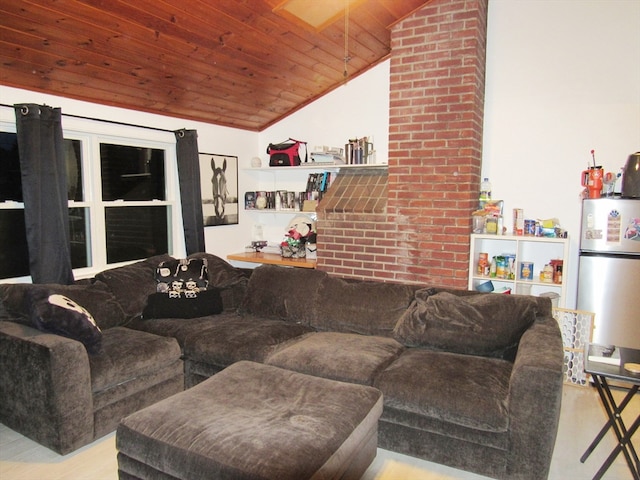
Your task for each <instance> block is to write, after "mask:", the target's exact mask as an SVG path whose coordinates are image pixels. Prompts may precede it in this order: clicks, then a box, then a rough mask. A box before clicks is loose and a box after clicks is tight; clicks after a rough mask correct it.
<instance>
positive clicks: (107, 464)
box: [0, 385, 640, 480]
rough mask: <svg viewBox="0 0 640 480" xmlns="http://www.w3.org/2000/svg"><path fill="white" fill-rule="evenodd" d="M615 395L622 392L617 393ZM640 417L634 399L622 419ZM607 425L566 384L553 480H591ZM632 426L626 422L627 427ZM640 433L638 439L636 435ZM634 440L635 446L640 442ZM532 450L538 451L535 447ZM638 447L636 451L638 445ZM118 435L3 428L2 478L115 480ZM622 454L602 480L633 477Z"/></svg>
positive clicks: (385, 479) (382, 464) (591, 403)
mask: <svg viewBox="0 0 640 480" xmlns="http://www.w3.org/2000/svg"><path fill="white" fill-rule="evenodd" d="M615 395H616V397H618V396H621V393H619V392H616V393H615ZM639 414H640V395H636V396H635V398H634V400H633V401H632V402H631V404H630V405H629V406H628V407H627V409H626V410H625V412H624V415H623V418H625V419H627V418H629V419H630V418H632V417H633V418H635V416H637V415H639ZM604 422H605V413H604V410H603V408H602V407H601V405H600V399H599V397H598V394H597V392H596V391H595V389H593V388H591V387H576V386H569V385H567V386H565V387H564V392H563V402H562V413H561V417H560V428H559V432H558V438H557V441H556V448H555V451H554V455H553V460H552V464H551V473H550V475H549V479H550V480H587V479H590V478H592V477H593V475H594V474H595V472H596V471H597V470H598V467H599V466H600V464H601V463H602V462H603V461H604V459H605V458H606V457H607V456H608V454H609V452H610V451H611V449H612V448H613V446H614V445H615V442H614V440H613V438H614V437H613V432H610V433H609V434H607V436H606V437H605V439H604V440H603V441H602V442H601V444H600V445H599V446H598V448H597V449H596V450H595V451H594V452H593V453H592V454H591V457H590V458H589V459H588V460H587V461H586V462H585V463H584V464H581V463H580V460H579V459H580V456H581V455H582V453H583V451H584V450H585V449H586V448H587V446H588V445H589V444H590V443H591V440H592V439H593V437H594V436H595V435H596V434H597V433H598V431H599V430H600V428H601V427H602V425H603V424H604ZM630 423H631V422H630V421H629V420H627V425H629V424H630ZM638 436H639V435H636V437H638ZM637 443H638V442H637V439H636V444H637ZM531 448H536V446H535V445H531ZM636 448H637V447H636ZM117 478H118V474H117V462H116V449H115V434H114V433H112V434H110V435H107V436H106V437H103V438H101V439H99V440H97V441H95V442H93V443H92V444H91V445H87V446H86V447H84V448H81V449H80V450H77V451H76V452H74V453H71V454H69V455H65V456H60V455H58V454H56V453H54V452H52V451H51V450H48V449H47V448H45V447H42V446H40V445H38V444H37V443H35V442H32V441H31V440H29V439H27V438H25V437H23V436H22V435H19V434H18V433H16V432H14V431H13V430H10V429H9V428H7V427H5V426H4V425H2V424H0V480H117ZM362 478H363V480H436V479H437V480H483V479H484V480H486V478H487V477H483V476H480V475H474V474H471V473H468V472H463V471H461V470H455V469H452V468H448V467H444V466H442V465H438V464H434V463H430V462H426V461H423V460H418V459H416V458H413V457H408V456H405V455H400V454H396V453H393V452H389V451H386V450H381V449H378V455H377V457H376V459H375V460H374V462H373V463H372V464H371V466H370V467H369V469H368V470H367V471H366V472H365V474H364V476H363V477H362ZM631 478H632V477H631V473H630V472H629V470H628V468H627V465H626V462H625V461H624V458H623V457H622V455H620V456H619V457H618V458H617V459H616V461H615V463H614V464H613V466H612V467H611V468H610V469H609V471H608V472H607V473H606V474H605V476H604V479H603V480H627V479H631Z"/></svg>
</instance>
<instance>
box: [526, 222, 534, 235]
mask: <svg viewBox="0 0 640 480" xmlns="http://www.w3.org/2000/svg"><path fill="white" fill-rule="evenodd" d="M524 234H525V235H528V236H530V237H533V236H535V234H536V221H535V220H525V221H524Z"/></svg>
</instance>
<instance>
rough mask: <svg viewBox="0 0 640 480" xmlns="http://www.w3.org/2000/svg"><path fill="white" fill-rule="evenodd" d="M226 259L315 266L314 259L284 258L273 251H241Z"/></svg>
mask: <svg viewBox="0 0 640 480" xmlns="http://www.w3.org/2000/svg"><path fill="white" fill-rule="evenodd" d="M227 260H236V261H238V262H249V263H267V264H269V265H282V266H285V267H298V268H316V261H315V260H309V259H307V258H284V257H282V256H281V255H278V254H275V253H262V252H242V253H232V254H229V255H227Z"/></svg>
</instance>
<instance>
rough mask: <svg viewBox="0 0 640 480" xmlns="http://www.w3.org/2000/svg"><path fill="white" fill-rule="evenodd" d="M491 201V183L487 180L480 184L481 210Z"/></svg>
mask: <svg viewBox="0 0 640 480" xmlns="http://www.w3.org/2000/svg"><path fill="white" fill-rule="evenodd" d="M490 200H491V182H490V181H489V179H488V178H485V179H484V180H483V181H482V182H481V183H480V208H481V209H482V208H484V206H485V204H486V203H487V202H489V201H490Z"/></svg>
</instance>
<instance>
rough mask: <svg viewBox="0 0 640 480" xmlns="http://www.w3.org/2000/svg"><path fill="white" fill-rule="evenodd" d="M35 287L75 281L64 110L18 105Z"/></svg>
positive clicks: (26, 216)
mask: <svg viewBox="0 0 640 480" xmlns="http://www.w3.org/2000/svg"><path fill="white" fill-rule="evenodd" d="M14 108H15V114H16V131H17V134H18V151H19V152H20V170H21V175H22V195H23V198H24V219H25V225H26V230H27V244H28V250H29V270H30V273H31V279H32V281H33V283H60V284H65V285H66V284H70V283H73V270H72V267H71V252H70V248H71V247H70V243H69V202H68V193H67V174H66V163H65V156H64V144H63V135H62V120H61V117H62V112H61V110H60V109H59V108H52V107H48V106H46V105H42V106H41V105H34V104H19V105H14Z"/></svg>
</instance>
